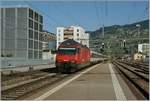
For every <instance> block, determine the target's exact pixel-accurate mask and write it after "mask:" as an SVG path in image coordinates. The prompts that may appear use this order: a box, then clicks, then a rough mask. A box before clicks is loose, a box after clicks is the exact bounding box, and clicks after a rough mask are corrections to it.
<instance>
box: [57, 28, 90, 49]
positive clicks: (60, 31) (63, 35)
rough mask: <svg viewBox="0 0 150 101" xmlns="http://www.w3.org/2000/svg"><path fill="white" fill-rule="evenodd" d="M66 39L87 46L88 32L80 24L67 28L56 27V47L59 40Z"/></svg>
mask: <svg viewBox="0 0 150 101" xmlns="http://www.w3.org/2000/svg"><path fill="white" fill-rule="evenodd" d="M67 39H74V40H75V41H77V42H79V43H81V44H83V45H86V46H87V47H89V34H88V33H85V30H84V29H83V28H82V27H80V26H70V27H68V28H64V27H57V48H58V46H59V45H60V44H61V42H63V41H65V40H67Z"/></svg>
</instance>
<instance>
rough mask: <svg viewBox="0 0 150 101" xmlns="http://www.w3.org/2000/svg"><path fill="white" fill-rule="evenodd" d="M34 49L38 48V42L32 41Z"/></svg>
mask: <svg viewBox="0 0 150 101" xmlns="http://www.w3.org/2000/svg"><path fill="white" fill-rule="evenodd" d="M34 49H38V42H37V41H34Z"/></svg>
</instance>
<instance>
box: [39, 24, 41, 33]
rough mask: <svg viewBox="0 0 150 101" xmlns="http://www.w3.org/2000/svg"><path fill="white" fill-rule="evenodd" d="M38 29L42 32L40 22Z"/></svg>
mask: <svg viewBox="0 0 150 101" xmlns="http://www.w3.org/2000/svg"><path fill="white" fill-rule="evenodd" d="M39 31H41V32H42V25H41V24H40V25H39Z"/></svg>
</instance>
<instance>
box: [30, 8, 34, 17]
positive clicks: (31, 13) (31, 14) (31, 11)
mask: <svg viewBox="0 0 150 101" xmlns="http://www.w3.org/2000/svg"><path fill="white" fill-rule="evenodd" d="M29 17H30V18H33V10H31V9H29Z"/></svg>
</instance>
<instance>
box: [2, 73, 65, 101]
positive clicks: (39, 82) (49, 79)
mask: <svg viewBox="0 0 150 101" xmlns="http://www.w3.org/2000/svg"><path fill="white" fill-rule="evenodd" d="M67 76H68V74H56V73H53V74H47V75H43V76H41V77H40V78H36V79H31V80H30V82H28V81H26V82H24V83H22V84H20V85H17V86H14V87H11V88H9V89H4V90H3V91H2V92H1V98H2V100H16V99H19V98H20V97H21V96H23V95H25V94H27V93H29V92H31V91H33V90H36V89H39V88H41V87H43V86H46V85H51V84H53V83H55V82H58V81H61V80H62V79H64V78H66V77H67Z"/></svg>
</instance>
